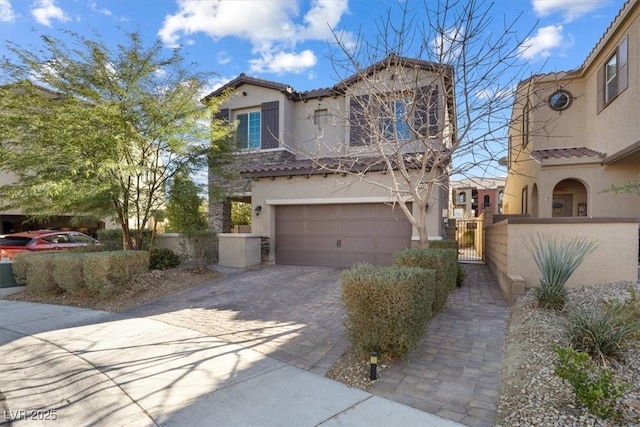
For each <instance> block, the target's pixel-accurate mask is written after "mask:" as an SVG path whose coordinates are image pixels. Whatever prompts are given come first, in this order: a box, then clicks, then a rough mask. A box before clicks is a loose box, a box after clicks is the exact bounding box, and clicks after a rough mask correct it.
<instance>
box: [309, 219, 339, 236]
mask: <svg viewBox="0 0 640 427" xmlns="http://www.w3.org/2000/svg"><path fill="white" fill-rule="evenodd" d="M338 232H339V223H338V221H337V220H336V219H333V220H324V219H323V220H315V221H307V233H308V234H330V235H332V236H336V235H337V234H338Z"/></svg>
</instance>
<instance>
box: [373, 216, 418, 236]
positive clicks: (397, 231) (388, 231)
mask: <svg viewBox="0 0 640 427" xmlns="http://www.w3.org/2000/svg"><path fill="white" fill-rule="evenodd" d="M375 231H376V234H377V235H378V236H397V235H406V234H407V233H411V224H410V223H409V221H407V220H405V221H395V220H383V221H377V222H376V225H375Z"/></svg>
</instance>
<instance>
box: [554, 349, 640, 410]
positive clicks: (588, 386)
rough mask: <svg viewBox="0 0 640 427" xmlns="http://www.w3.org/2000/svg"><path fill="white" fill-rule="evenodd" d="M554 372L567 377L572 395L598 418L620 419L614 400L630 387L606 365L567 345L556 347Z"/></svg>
mask: <svg viewBox="0 0 640 427" xmlns="http://www.w3.org/2000/svg"><path fill="white" fill-rule="evenodd" d="M554 351H555V352H556V354H557V355H558V360H557V361H556V362H555V371H554V372H555V374H556V375H557V376H558V377H560V378H562V379H564V380H566V381H568V382H569V384H571V386H572V387H573V391H574V393H575V394H576V397H577V398H578V400H579V401H580V403H582V404H583V405H584V406H585V407H587V409H589V410H590V411H591V412H592V413H594V414H596V415H598V416H600V417H602V418H614V419H621V417H622V411H621V410H620V409H619V408H618V401H619V400H620V399H621V398H622V397H623V396H624V395H625V393H626V392H627V391H628V390H629V389H630V387H629V385H628V384H626V383H625V382H623V381H620V380H616V379H615V378H614V377H613V375H612V374H611V371H610V370H609V369H607V368H599V367H598V366H597V365H596V364H594V363H593V362H592V361H591V360H590V359H589V356H588V355H587V354H586V353H583V352H579V351H576V350H574V349H573V348H570V347H556V348H555V349H554Z"/></svg>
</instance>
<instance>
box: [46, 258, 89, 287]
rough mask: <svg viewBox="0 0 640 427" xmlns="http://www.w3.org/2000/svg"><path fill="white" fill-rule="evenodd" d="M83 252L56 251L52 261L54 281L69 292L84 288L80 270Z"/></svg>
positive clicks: (82, 275)
mask: <svg viewBox="0 0 640 427" xmlns="http://www.w3.org/2000/svg"><path fill="white" fill-rule="evenodd" d="M83 259H84V258H83V252H72V251H69V252H61V253H58V254H57V256H56V257H55V260H54V262H53V280H54V283H55V284H56V285H57V286H58V287H59V288H60V289H62V290H63V291H65V292H68V293H69V294H72V295H73V294H77V293H79V292H81V291H82V290H84V289H86V286H85V283H84V274H83V272H82V262H83Z"/></svg>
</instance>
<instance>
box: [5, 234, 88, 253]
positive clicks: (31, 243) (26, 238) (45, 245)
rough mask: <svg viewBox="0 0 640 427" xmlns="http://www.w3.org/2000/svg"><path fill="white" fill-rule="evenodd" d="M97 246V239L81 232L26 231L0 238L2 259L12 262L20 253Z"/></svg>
mask: <svg viewBox="0 0 640 427" xmlns="http://www.w3.org/2000/svg"><path fill="white" fill-rule="evenodd" d="M95 244H98V241H97V240H96V239H94V238H93V237H91V236H87V235H86V234H84V233H80V232H79V231H62V230H37V231H25V232H22V233H14V234H7V235H6V236H3V237H2V238H0V258H1V259H3V260H4V259H5V258H9V260H11V259H12V258H13V256H14V255H15V254H16V253H19V252H33V251H52V250H61V249H73V248H77V247H79V246H90V245H95Z"/></svg>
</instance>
